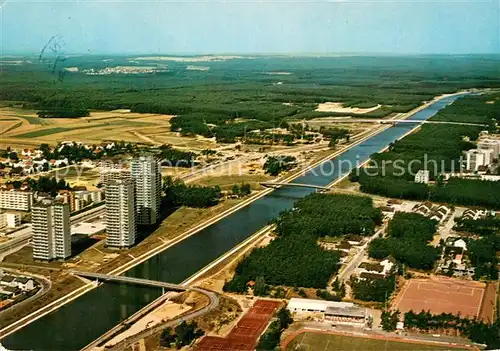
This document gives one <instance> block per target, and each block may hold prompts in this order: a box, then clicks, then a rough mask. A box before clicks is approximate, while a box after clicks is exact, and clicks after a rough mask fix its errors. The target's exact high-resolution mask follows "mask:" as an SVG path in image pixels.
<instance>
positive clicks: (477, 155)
mask: <svg viewBox="0 0 500 351" xmlns="http://www.w3.org/2000/svg"><path fill="white" fill-rule="evenodd" d="M492 162H493V150H491V149H473V150H469V151H465V168H466V169H467V170H469V171H477V170H478V168H479V167H481V166H489V165H491V163H492Z"/></svg>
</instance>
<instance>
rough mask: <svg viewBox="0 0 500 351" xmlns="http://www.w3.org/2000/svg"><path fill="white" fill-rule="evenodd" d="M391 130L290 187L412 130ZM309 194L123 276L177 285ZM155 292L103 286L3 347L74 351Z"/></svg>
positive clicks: (270, 205) (268, 207)
mask: <svg viewBox="0 0 500 351" xmlns="http://www.w3.org/2000/svg"><path fill="white" fill-rule="evenodd" d="M458 97H459V96H452V97H445V98H443V99H442V100H440V101H437V102H434V103H433V104H432V105H430V106H428V107H426V108H425V109H422V110H421V111H419V112H417V113H416V114H414V115H413V116H411V117H410V119H416V120H425V119H428V118H430V117H431V116H432V115H434V114H435V113H436V112H437V111H438V110H440V109H441V108H444V107H445V106H446V105H448V104H449V103H451V102H453V101H454V100H456V99H457V98H458ZM413 128H414V126H411V125H396V126H393V127H390V128H388V129H386V130H384V131H382V132H380V133H379V134H377V135H375V136H373V137H371V138H369V139H367V140H365V141H363V142H362V143H360V144H358V145H356V146H354V147H352V148H351V149H349V150H347V151H345V152H343V153H342V154H341V155H339V156H337V157H335V158H333V159H332V160H331V162H325V163H323V164H321V165H319V166H317V167H315V168H314V169H312V170H311V171H309V172H307V173H306V174H304V175H302V176H300V177H299V178H297V179H296V180H295V181H294V182H296V183H302V184H314V185H319V186H326V185H328V184H330V183H331V182H332V181H333V180H335V179H338V178H340V177H341V176H343V175H345V174H347V173H348V172H349V171H350V170H351V169H352V168H353V166H356V164H359V163H362V162H364V161H366V160H367V159H368V158H369V157H370V156H371V155H372V154H373V153H375V152H378V151H380V150H381V149H383V148H385V147H386V146H387V145H389V144H390V143H391V142H394V141H395V140H397V139H398V138H399V137H401V136H402V135H404V134H405V133H407V132H408V131H409V130H412V129H413ZM312 191H313V190H311V189H305V188H281V189H278V190H275V191H274V192H272V193H270V194H267V195H265V196H264V197H262V198H260V199H258V200H256V201H255V202H252V203H250V204H248V205H247V206H245V207H243V208H241V209H240V210H239V211H237V212H235V213H233V214H231V215H229V216H227V217H225V218H223V219H221V220H220V221H218V222H217V223H214V224H212V225H210V226H208V227H206V228H204V229H202V230H201V231H199V232H198V233H196V234H194V235H192V236H190V237H188V238H186V239H185V240H183V241H181V242H178V243H176V244H175V245H174V246H172V247H171V248H169V249H167V250H165V251H163V252H161V253H159V254H157V255H156V256H154V257H151V258H149V259H147V260H146V261H144V262H143V263H141V264H139V265H137V266H136V267H134V268H132V269H130V270H129V271H127V273H126V274H127V275H129V276H136V277H142V278H147V279H155V280H162V281H168V282H172V283H179V282H182V281H184V280H185V279H186V278H187V277H189V276H191V275H193V274H195V273H196V272H197V271H199V270H200V269H201V268H203V267H205V266H206V265H207V264H209V263H210V262H212V261H213V260H215V259H216V258H217V257H219V256H221V255H222V254H224V253H225V252H226V251H228V250H230V249H232V248H233V247H234V246H236V245H238V244H239V243H240V242H242V241H244V240H245V239H246V238H248V237H249V236H250V235H252V234H253V233H255V232H256V231H257V230H259V229H260V228H262V227H263V226H265V225H266V224H267V223H268V222H269V221H271V220H272V219H274V218H275V217H276V216H277V215H278V214H279V212H281V211H283V210H286V209H290V208H292V207H293V203H294V202H295V201H296V200H297V199H300V198H302V197H304V196H306V195H308V194H309V193H311V192H312ZM159 294H160V291H159V290H158V289H152V288H139V287H135V286H124V285H118V284H107V285H103V286H101V287H99V288H97V289H94V290H93V291H90V292H89V293H87V294H85V295H83V296H81V297H79V298H78V299H76V300H74V301H72V302H71V303H69V304H68V305H65V306H63V307H62V308H60V309H59V310H57V311H54V312H52V313H51V314H48V315H46V316H44V317H42V318H40V319H39V320H37V321H35V322H33V323H31V324H29V325H27V326H26V327H24V328H23V329H20V330H19V331H17V332H15V333H13V334H11V335H10V336H8V337H7V338H5V339H4V340H2V342H3V343H4V345H5V346H6V347H7V348H9V349H31V350H74V349H79V348H81V347H83V346H85V345H87V344H88V343H89V342H91V341H92V340H93V339H95V338H97V337H99V336H100V335H101V334H103V333H105V332H106V331H107V330H108V329H110V328H112V327H113V326H114V325H116V324H117V323H119V322H120V321H121V320H123V319H125V318H127V317H128V316H130V315H131V314H133V313H134V312H136V311H137V310H139V309H140V308H142V307H143V306H144V305H146V304H147V303H149V302H151V301H153V300H154V299H155V298H156V297H158V296H159Z"/></svg>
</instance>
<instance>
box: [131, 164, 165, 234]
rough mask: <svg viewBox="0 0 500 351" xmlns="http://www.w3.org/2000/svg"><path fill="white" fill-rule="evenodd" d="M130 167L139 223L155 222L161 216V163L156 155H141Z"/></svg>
mask: <svg viewBox="0 0 500 351" xmlns="http://www.w3.org/2000/svg"><path fill="white" fill-rule="evenodd" d="M130 168H131V174H132V179H133V181H134V183H135V207H136V220H137V224H143V225H151V224H155V223H156V222H157V221H158V219H159V217H160V201H161V164H160V162H159V160H158V159H157V158H155V157H154V156H141V157H138V158H134V159H133V160H132V163H131V167H130Z"/></svg>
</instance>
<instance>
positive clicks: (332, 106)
mask: <svg viewBox="0 0 500 351" xmlns="http://www.w3.org/2000/svg"><path fill="white" fill-rule="evenodd" d="M380 107H382V105H380V104H377V105H375V106H372V107H368V108H360V107H351V106H344V104H343V103H341V102H325V103H322V104H319V105H318V107H317V108H316V110H315V111H318V112H337V113H356V114H364V113H368V112H372V111H375V110H378V109H379V108H380Z"/></svg>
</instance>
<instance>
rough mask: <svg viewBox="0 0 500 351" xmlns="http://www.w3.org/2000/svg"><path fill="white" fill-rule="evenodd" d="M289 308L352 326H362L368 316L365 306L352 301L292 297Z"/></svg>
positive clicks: (293, 311) (297, 313)
mask: <svg viewBox="0 0 500 351" xmlns="http://www.w3.org/2000/svg"><path fill="white" fill-rule="evenodd" d="M287 308H288V310H289V311H290V312H292V313H294V314H296V315H301V314H306V315H307V314H308V313H316V314H320V315H321V316H322V318H323V320H325V321H328V322H334V323H335V324H344V325H351V326H360V327H362V326H364V325H365V323H366V322H367V318H368V315H367V313H366V309H365V308H363V307H360V306H357V305H355V304H353V303H351V302H336V301H325V300H314V299H300V298H292V299H290V301H289V302H288V306H287Z"/></svg>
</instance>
